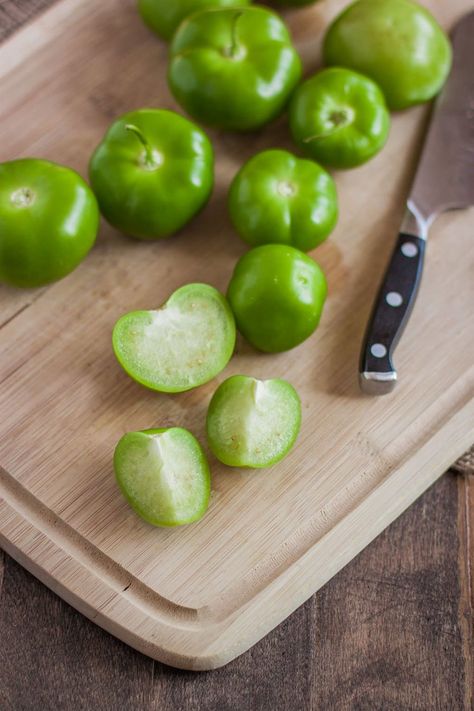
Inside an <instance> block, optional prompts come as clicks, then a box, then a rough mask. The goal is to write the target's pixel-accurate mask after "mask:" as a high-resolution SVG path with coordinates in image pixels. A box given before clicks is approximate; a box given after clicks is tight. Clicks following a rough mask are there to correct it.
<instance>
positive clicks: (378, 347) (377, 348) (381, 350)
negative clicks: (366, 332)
mask: <svg viewBox="0 0 474 711" xmlns="http://www.w3.org/2000/svg"><path fill="white" fill-rule="evenodd" d="M370 352H371V353H372V355H373V356H374V358H383V357H384V356H385V355H387V349H386V348H385V346H384V345H383V343H374V344H373V346H371V348H370Z"/></svg>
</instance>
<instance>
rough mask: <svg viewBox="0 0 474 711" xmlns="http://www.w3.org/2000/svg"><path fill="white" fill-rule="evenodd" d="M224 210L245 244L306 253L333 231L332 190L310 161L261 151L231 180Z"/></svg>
mask: <svg viewBox="0 0 474 711" xmlns="http://www.w3.org/2000/svg"><path fill="white" fill-rule="evenodd" d="M229 210H230V216H231V219H232V222H233V224H234V227H235V229H236V230H237V232H238V233H239V235H240V236H241V237H242V239H243V240H244V241H245V242H247V244H250V245H252V246H256V245H260V244H270V243H278V244H290V245H293V247H297V248H298V249H301V250H303V251H304V252H307V251H308V250H310V249H313V248H314V247H316V246H317V245H318V244H320V243H321V242H323V241H324V240H325V239H326V238H327V237H328V235H329V234H330V232H331V231H332V230H333V229H334V227H335V225H336V222H337V217H338V207H337V192H336V185H335V183H334V180H333V179H332V178H331V176H330V175H329V173H327V172H326V171H325V170H324V168H321V166H319V165H318V164H317V163H314V162H313V161H310V160H304V159H301V158H297V157H296V156H295V155H293V154H292V153H289V152H288V151H283V150H276V149H275V150H268V151H263V152H262V153H257V155H255V156H253V158H250V160H249V161H247V163H245V164H244V165H243V167H242V168H241V169H240V171H239V172H238V173H237V175H236V176H235V178H234V180H233V182H232V185H231V188H230V192H229Z"/></svg>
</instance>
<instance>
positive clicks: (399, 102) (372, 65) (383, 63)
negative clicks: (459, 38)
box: [323, 0, 452, 110]
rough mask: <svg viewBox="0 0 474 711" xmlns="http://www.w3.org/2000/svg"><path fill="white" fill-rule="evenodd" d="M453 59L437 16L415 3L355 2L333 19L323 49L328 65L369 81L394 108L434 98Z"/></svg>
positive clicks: (387, 0)
mask: <svg viewBox="0 0 474 711" xmlns="http://www.w3.org/2000/svg"><path fill="white" fill-rule="evenodd" d="M451 55H452V51H451V45H450V43H449V40H448V38H447V36H446V34H445V33H444V32H443V30H442V29H441V27H440V26H439V25H438V23H437V22H436V20H435V19H434V17H433V16H432V15H431V14H430V12H428V10H427V9H426V8H424V7H422V6H421V5H418V4H417V3H415V2H412V1H411V0H357V2H355V3H353V4H352V5H349V7H348V8H346V9H345V10H344V11H343V12H342V13H341V14H340V15H339V16H338V17H337V18H336V19H335V20H334V22H333V23H332V25H331V26H330V27H329V29H328V31H327V34H326V36H325V38H324V45H323V56H324V60H325V62H326V64H328V65H337V66H344V67H349V68H351V69H354V70H356V71H359V72H361V73H362V74H366V75H367V76H369V77H371V78H372V79H373V80H374V81H375V82H377V84H379V86H380V88H381V89H382V91H383V92H384V94H385V98H386V100H387V104H388V106H389V107H390V108H391V109H394V110H398V109H405V108H407V107H408V106H413V105H414V104H419V103H422V102H424V101H429V100H430V99H432V98H433V96H435V95H436V94H437V93H438V92H439V91H440V89H441V87H442V86H443V84H444V82H445V81H446V78H447V76H448V74H449V70H450V68H451Z"/></svg>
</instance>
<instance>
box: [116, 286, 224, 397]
mask: <svg viewBox="0 0 474 711" xmlns="http://www.w3.org/2000/svg"><path fill="white" fill-rule="evenodd" d="M235 336H236V333H235V322H234V317H233V315H232V312H231V310H230V307H229V304H228V303H227V301H226V299H225V297H224V296H222V294H221V293H220V292H219V291H218V290H217V289H215V288H214V287H213V286H210V285H209V284H186V286H182V287H181V288H179V289H177V290H176V291H175V292H174V293H173V294H172V295H171V296H170V297H169V299H168V300H167V301H166V303H165V304H163V306H162V307H161V308H160V309H155V310H152V311H131V312H130V313H128V314H125V315H124V316H122V317H121V318H119V320H118V321H117V323H116V324H115V326H114V330H113V335H112V344H113V349H114V352H115V355H116V357H117V360H118V361H119V363H120V365H121V366H122V367H123V369H124V370H125V371H126V372H127V373H128V375H130V377H131V378H133V379H134V380H136V381H137V382H138V383H140V384H141V385H144V386H145V387H147V388H150V389H151V390H159V391H160V392H166V393H179V392H183V391H185V390H191V388H195V387H197V386H198V385H203V384H204V383H207V382H208V381H209V380H212V378H214V377H215V376H216V375H217V374H218V373H220V371H221V370H223V369H224V368H225V366H226V365H227V363H228V362H229V360H230V358H231V356H232V353H233V351H234V346H235Z"/></svg>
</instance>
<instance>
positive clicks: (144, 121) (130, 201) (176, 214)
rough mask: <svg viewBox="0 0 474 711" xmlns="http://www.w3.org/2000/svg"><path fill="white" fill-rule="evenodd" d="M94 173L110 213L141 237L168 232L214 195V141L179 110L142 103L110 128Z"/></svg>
mask: <svg viewBox="0 0 474 711" xmlns="http://www.w3.org/2000/svg"><path fill="white" fill-rule="evenodd" d="M89 175H90V180H91V184H92V188H93V190H94V192H95V194H96V196H97V199H98V201H99V206H100V209H101V212H102V214H103V215H104V217H105V219H106V220H107V221H108V222H109V223H110V224H111V225H113V226H114V227H116V228H117V229H119V230H121V231H123V232H125V233H127V234H129V235H132V236H133V237H137V238H139V239H158V238H161V237H168V236H170V235H172V234H174V233H175V232H177V231H178V230H180V229H181V228H182V227H184V225H186V224H187V223H188V222H189V221H190V220H191V218H192V217H194V215H196V214H197V213H198V212H199V211H200V210H201V209H202V208H203V207H204V205H205V204H206V202H207V201H208V199H209V197H210V195H211V191H212V187H213V183H214V154H213V149H212V145H211V142H210V141H209V139H208V137H207V136H206V134H205V133H204V131H202V130H201V129H200V128H199V127H198V126H195V125H194V124H193V123H191V121H188V119H186V118H184V117H183V116H180V115H179V114H177V113H175V112H174V111H167V110H164V109H140V110H138V111H132V112H130V113H128V114H125V115H124V116H122V117H121V118H119V119H118V120H117V121H115V122H114V123H113V124H112V126H111V127H110V128H109V130H108V131H107V133H106V135H105V137H104V139H103V140H102V142H101V143H100V144H99V146H98V147H97V149H96V151H95V153H94V155H93V156H92V158H91V161H90V166H89Z"/></svg>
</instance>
